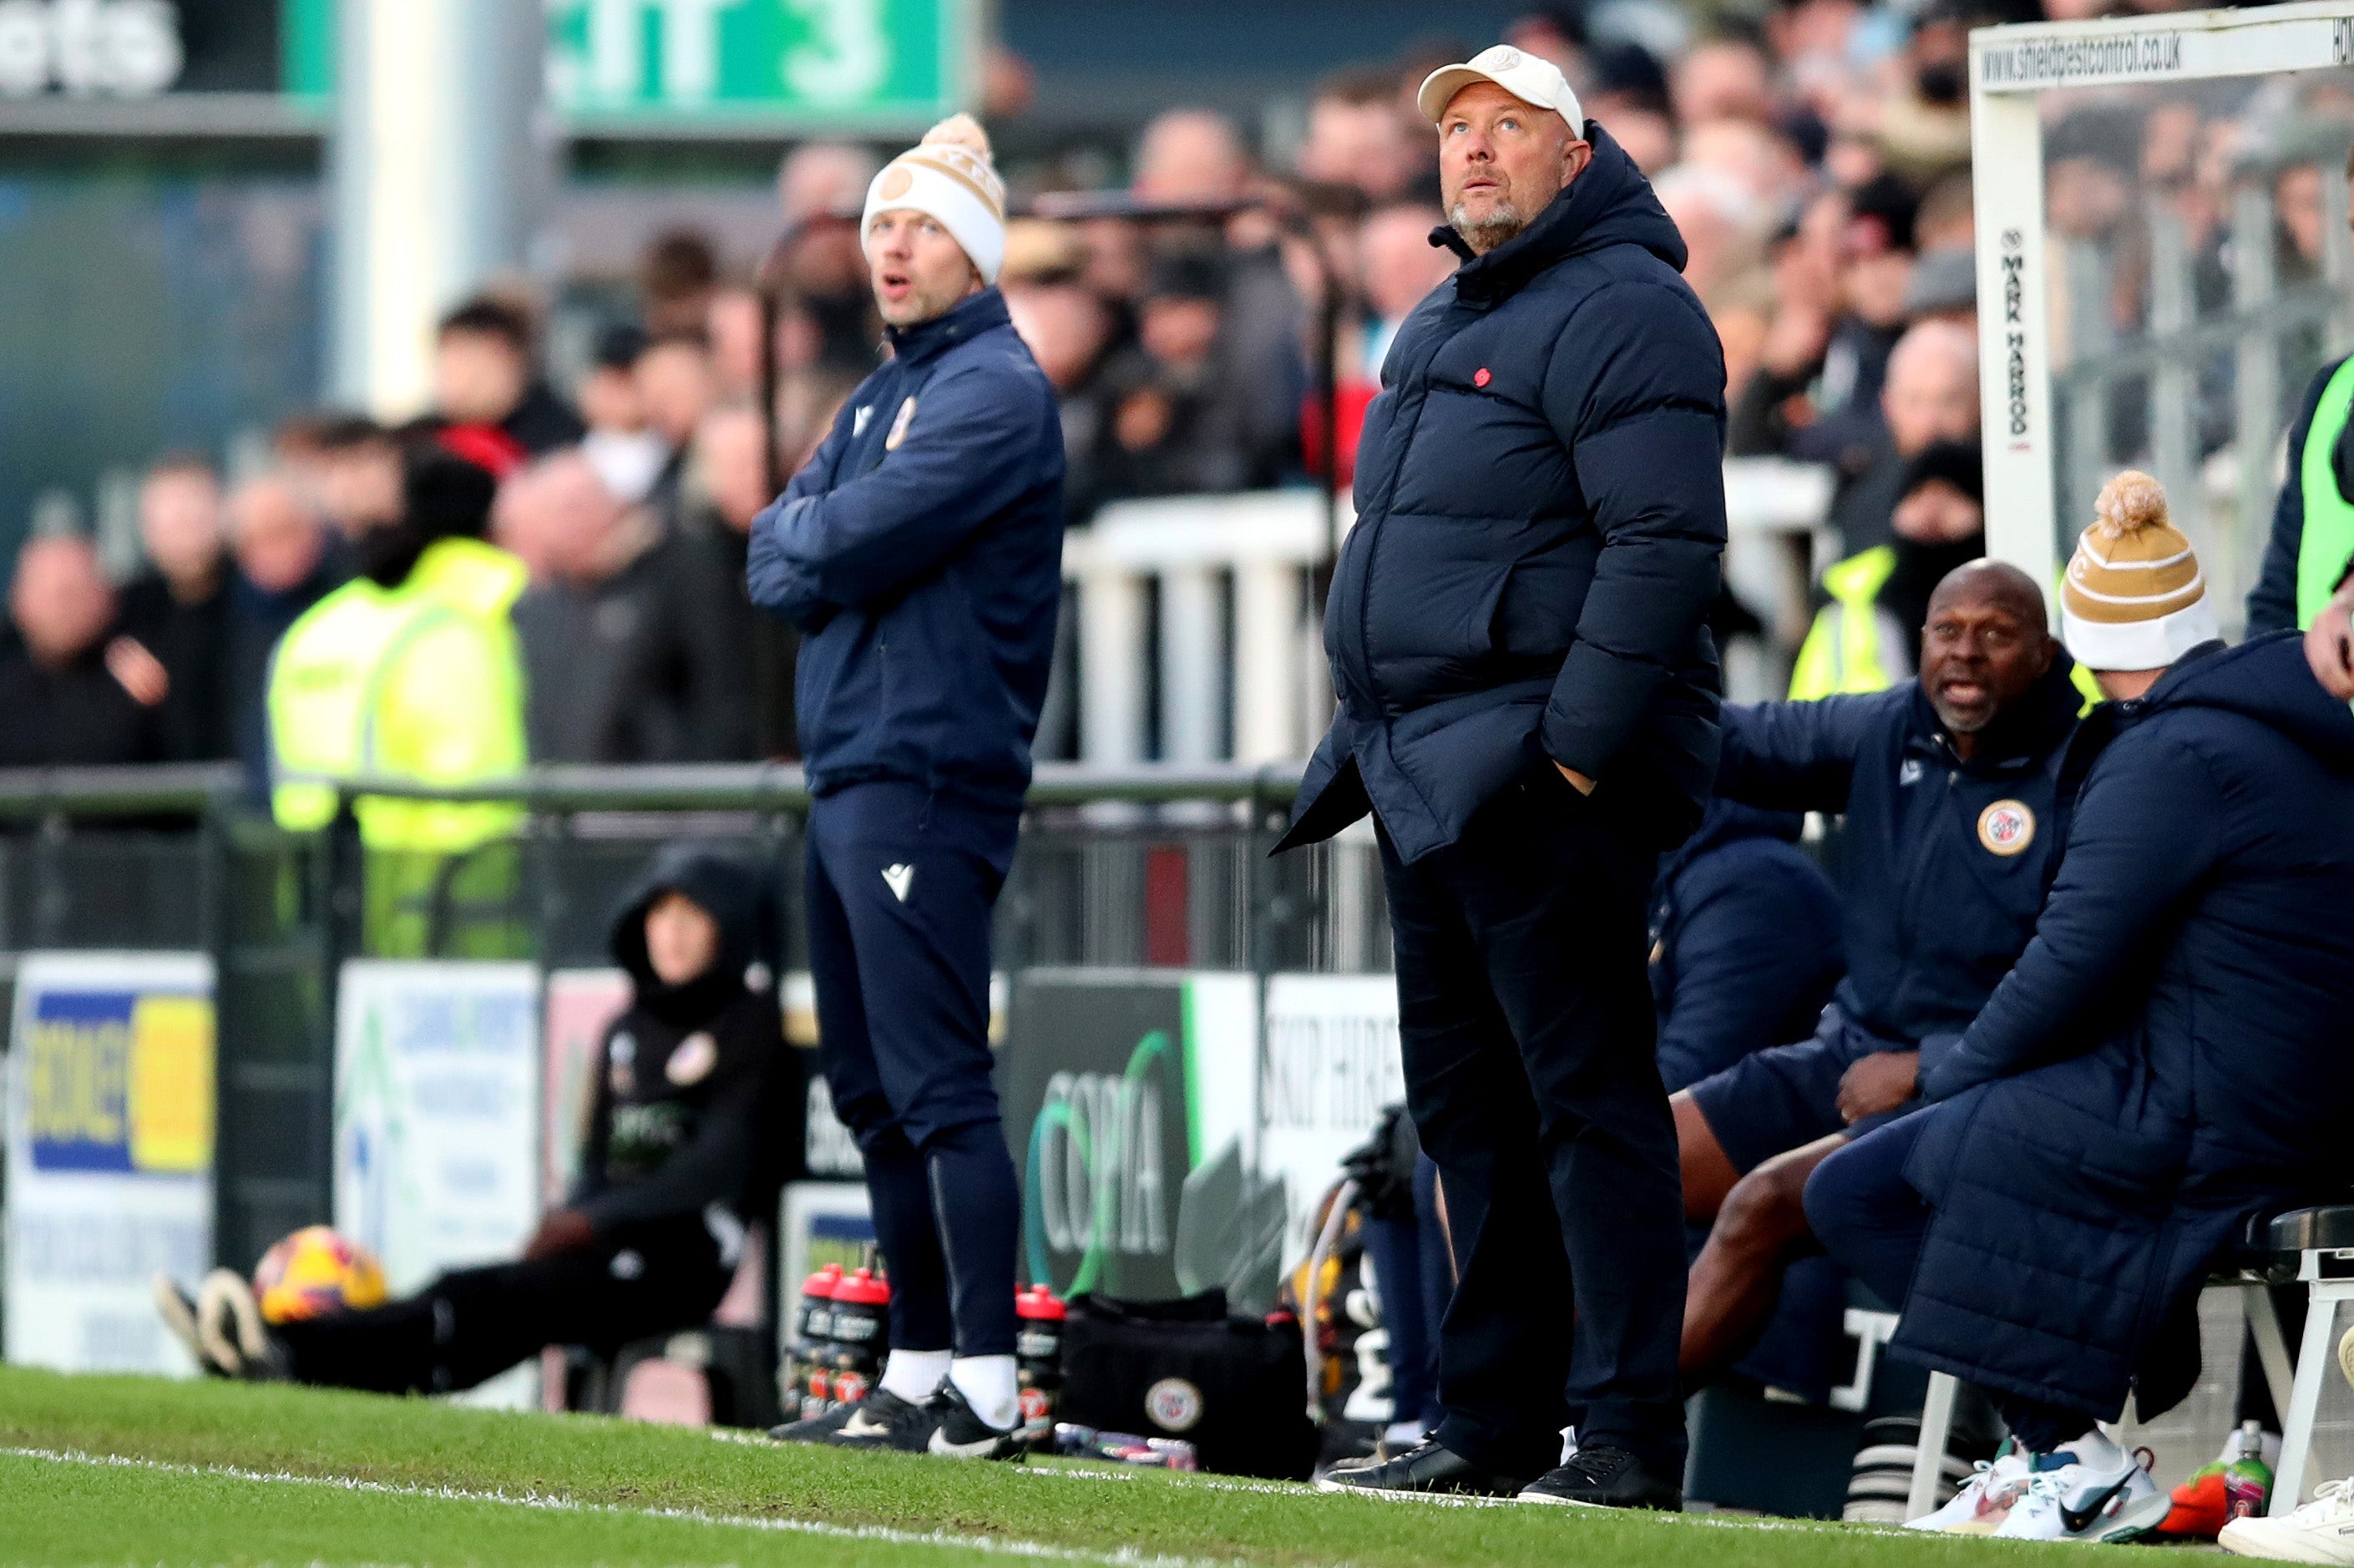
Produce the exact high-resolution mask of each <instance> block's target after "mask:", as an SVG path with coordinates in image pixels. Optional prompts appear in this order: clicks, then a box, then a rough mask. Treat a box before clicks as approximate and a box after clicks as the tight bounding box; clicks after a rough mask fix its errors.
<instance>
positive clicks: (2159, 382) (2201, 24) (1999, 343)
mask: <svg viewBox="0 0 2354 1568" xmlns="http://www.w3.org/2000/svg"><path fill="white" fill-rule="evenodd" d="M2349 66H2354V0H2315V3H2308V4H2300V5H2271V6H2263V7H2258V8H2252V9H2247V10H2231V11H2197V12H2184V13H2178V14H2174V15H2167V16H2136V17H2119V18H2105V19H2101V20H2095V21H2084V22H2045V23H2030V24H2022V25H2018V26H1998V27H1987V28H1981V29H1978V31H1976V32H1973V33H1972V34H1971V35H1970V152H1971V165H1972V171H1973V185H1974V191H1975V197H1974V199H1975V204H1976V217H1977V248H1978V365H1979V397H1980V399H1981V408H1982V413H1983V420H1984V432H1985V434H1984V441H1985V452H1986V482H1987V495H1986V514H1987V541H1988V552H1989V554H1991V555H1993V556H1997V557H1999V558H2000V559H2003V560H2008V561H2010V562H2013V563H2015V564H2016V565H2018V566H2020V567H2023V568H2025V569H2026V570H2027V571H2028V572H2030V573H2031V575H2033V576H2034V577H2036V578H2037V579H2038V580H2039V581H2049V580H2051V576H2052V572H2053V570H2054V569H2055V567H2057V566H2058V564H2059V563H2060V562H2061V561H2062V560H2063V559H2064V558H2065V556H2066V552H2067V551H2068V550H2069V549H2070V548H2072V547H2073V540H2074V535H2075V533H2076V532H2077V530H2078V529H2079V528H2080V527H2081V526H2082V525H2083V524H2084V522H2086V521H2089V517H2090V510H2089V503H2090V500H2091V497H2090V495H2089V494H2088V493H2087V494H2079V493H2077V492H2081V491H2083V490H2084V487H2085V484H2086V483H2087V482H2090V478H2091V476H2093V475H2094V474H2096V473H2097V472H2098V471H2099V470H2100V469H2102V468H2104V467H2105V468H2109V469H2114V468H2115V467H2118V466H2123V460H2125V459H2129V458H2132V457H2134V456H2136V455H2137V449H2136V448H2135V447H2134V446H2132V445H2131V444H2127V445H2126V446H2125V447H2124V448H2123V449H2122V450H2112V449H2111V447H2110V445H2109V444H2108V443H2107V441H2106V440H2105V439H2104V440H2102V441H2101V442H2098V443H2095V442H2094V441H2091V440H2087V439H2084V438H2082V437H2080V438H2079V439H2078V440H2077V441H2076V442H2075V443H2074V444H2075V446H2076V448H2077V450H2075V452H2073V454H2071V453H2070V452H2068V451H2065V450H2063V447H2064V446H2065V445H2067V443H2064V442H2062V440H2060V433H2061V426H2062V423H2063V422H2064V421H2063V420H2062V418H2060V417H2059V416H2060V415H2062V413H2064V412H2072V411H2076V410H2073V409H2062V408H2060V407H2058V405H2059V404H2061V403H2062V400H2063V399H2065V398H2066V397H2069V396H2070V394H2069V392H2068V390H2067V388H2066V387H2056V386H2055V383H2054V376H2053V366H2054V358H2055V353H2060V354H2062V355H2063V356H2064V355H2065V353H2066V351H2067V350H2069V349H2070V348H2071V347H2072V346H2073V347H2074V348H2076V349H2077V351H2078V353H2079V355H2080V356H2081V355H2082V354H2083V352H2084V349H2083V344H2082V342H2081V341H2078V342H2076V343H2074V344H2055V333H2054V323H2053V321H2052V313H2053V311H2052V303H2053V301H2054V300H2055V298H2066V297H2068V294H2069V288H2068V285H2069V284H2070V282H2071V281H2072V280H2069V279H2065V278H2062V279H2055V278H2054V277H2053V276H2052V270H2053V267H2054V265H2055V255H2057V256H2058V257H2059V258H2061V262H2060V264H2062V265H2065V264H2066V257H2067V255H2068V250H2069V248H2068V246H2067V245H2066V243H2065V241H2064V237H2062V244H2060V245H2058V246H2056V247H2055V246H2054V244H2052V238H2053V237H2052V236H2051V235H2050V234H2048V233H2047V228H2046V217H2047V208H2046V196H2047V193H2046V174H2047V170H2046V164H2045V144H2044V143H2045V135H2046V132H2047V130H2048V129H2049V125H2048V123H2047V122H2050V121H2051V120H2052V117H2053V116H2052V112H2050V111H2052V110H2053V109H2054V108H2056V104H2055V103H2054V99H2055V97H2056V98H2058V99H2059V100H2060V101H2086V100H2091V101H2099V100H2100V99H2101V98H2103V97H2104V96H2108V97H2110V98H2112V99H2115V98H2124V97H2127V96H2129V95H2127V94H2121V93H2111V94H2107V95H2104V94H2102V93H2100V92H2098V91H2086V90H2104V89H2111V90H2115V89H2126V90H2131V89H2141V90H2158V91H2147V92H2144V93H2142V94H2139V95H2131V96H2139V97H2140V98H2142V99H2143V101H2155V100H2157V99H2158V97H2159V96H2160V95H2161V94H2162V91H2163V90H2166V89H2168V88H2174V89H2177V90H2181V91H2183V92H2186V93H2188V92H2195V91H2196V90H2198V84H2214V83H2218V82H2221V81H2222V80H2223V79H2232V78H2243V79H2244V78H2252V77H2284V78H2293V77H2294V76H2295V74H2296V73H2302V72H2327V71H2338V72H2344V71H2346V70H2347V69H2348V68H2349ZM2338 156H2339V159H2340V163H2339V164H2338V167H2337V168H2336V169H2334V170H2331V171H2330V172H2329V173H2330V178H2329V185H2328V191H2329V195H2330V199H2329V201H2328V207H2329V211H2328V213H2327V225H2326V228H2324V231H2323V238H2324V240H2325V242H2326V246H2327V257H2326V259H2325V260H2326V264H2325V265H2323V266H2321V268H2320V274H2321V279H2322V280H2325V281H2327V285H2328V287H2329V289H2330V290H2331V291H2334V293H2335V295H2336V297H2337V298H2338V300H2340V301H2343V300H2344V299H2345V297H2346V293H2347V288H2348V284H2349V278H2348V276H2347V267H2346V265H2345V259H2346V257H2347V254H2348V251H2347V242H2346V239H2345V228H2346V214H2345V197H2344V192H2345V189H2346V185H2345V182H2344V176H2343V173H2342V154H2338ZM2154 227H2155V228H2158V230H2161V231H2162V230H2164V228H2165V225H2164V223H2163V222H2162V221H2161V222H2160V223H2158V225H2156V226H2154ZM2258 229H2262V230H2263V231H2264V232H2263V233H2262V235H2261V237H2260V238H2262V242H2263V243H2262V249H2263V254H2262V255H2261V256H2256V255H2253V252H2255V251H2256V250H2257V249H2259V247H2258V246H2257V245H2256V244H2255V243H2253V238H2259V237H2258V236H2257V234H2256V231H2257V230H2258ZM2166 238H2167V235H2166V234H2165V233H2164V232H2159V233H2158V240H2157V242H2156V243H2155V245H2154V249H2158V250H2160V251H2162V250H2163V247H2164V242H2165V240H2166ZM2235 238H2247V239H2248V240H2249V241H2250V242H2243V243H2240V244H2238V245H2236V247H2234V248H2233V249H2232V251H2231V253H2230V254H2231V257H2232V260H2231V265H2232V268H2233V269H2234V272H2233V276H2232V297H2231V302H2230V305H2229V308H2228V309H2223V308H2219V307H2214V306H2212V305H2210V306H2203V307H2202V306H2201V305H2200V303H2199V302H2198V301H2197V300H2196V299H2194V298H2190V297H2187V296H2186V295H2185V294H2184V292H2183V291H2182V290H2180V289H2179V288H2178V289H2176V290H2175V291H2173V293H2172V296H2171V298H2169V294H2168V288H2167V285H2166V283H2165V281H2164V279H2163V277H2162V275H2160V274H2161V273H2162V268H2158V269H2154V270H2153V277H2154V279H2155V281H2154V282H2153V284H2152V294H2153V298H2152V300H2151V302H2150V308H2149V310H2148V312H2147V314H2146V316H2145V320H2144V326H2143V335H2144V336H2145V337H2148V338H2158V337H2160V336H2163V335H2165V334H2168V332H2170V331H2173V330H2176V329H2179V330H2180V332H2181V334H2182V335H2181V337H2180V338H2179V340H2174V339H2169V343H2172V344H2175V346H2171V347H2160V348H2159V349H2158V350H2157V351H2155V352H2153V351H2152V350H2151V349H2150V348H2149V347H2148V345H2147V344H2137V342H2136V341H2135V340H2133V339H2131V338H2130V337H2128V338H2127V339H2126V340H2125V341H2122V342H2120V343H2118V344H2115V345H2113V346H2112V347H2109V348H2106V349H2105V352H2111V353H2114V354H2116V355H2122V356H2124V357H2126V358H2131V357H2132V356H2134V355H2137V354H2138V355H2142V357H2143V360H2144V361H2145V362H2146V364H2145V369H2146V375H2147V379H2148V380H2149V381H2150V382H2151V384H2152V385H2153V386H2154V387H2155V388H2156V390H2155V391H2154V392H2153V393H2152V395H2151V397H2150V398H2149V415H2148V418H2149V422H2150V425H2151V426H2152V427H2153V433H2152V434H2150V435H2149V436H2148V438H2147V444H2146V446H2144V447H2143V448H2141V449H2139V450H2142V451H2154V452H2155V453H2156V454H2157V458H2158V461H2156V462H2155V463H2154V464H2153V465H2152V466H2155V467H2156V468H2157V470H2158V477H2159V478H2160V479H2162V480H2165V481H2167V482H2168V491H2169V493H2170V494H2173V495H2174V496H2175V498H2176V502H2177V505H2176V511H2177V514H2178V519H2180V518H2182V517H2183V515H2184V514H2186V513H2187V514H2190V518H2191V519H2192V520H2193V523H2194V526H2193V528H2192V536H2193V538H2194V539H2199V540H2200V543H2201V545H2202V553H2203V549H2204V546H2206V545H2207V544H2208V543H2209V540H2210V539H2211V538H2212V537H2213V535H2210V536H2209V539H2200V530H2199V528H2198V527H2197V526H2196V525H2195V524H2196V521H2197V520H2198V519H2199V518H2200V517H2201V516H2202V515H2203V508H2205V507H2206V506H2207V504H2208V501H2209V494H2210V493H2214V494H2220V495H2221V496H2223V497H2224V500H2223V502H2222V503H2220V504H2219V505H2218V506H2217V511H2218V512H2219V513H2220V514H2221V520H2222V522H2223V523H2224V524H2226V525H2228V526H2229V527H2230V528H2231V529H2232V534H2233V537H2232V539H2231V541H2230V543H2231V550H2230V553H2231V554H2232V555H2233V556H2236V557H2238V558H2239V560H2240V562H2241V563H2243V567H2242V569H2241V570H2239V571H2236V572H2235V571H2231V570H2228V569H2227V571H2226V573H2225V575H2224V577H2223V580H2222V581H2221V583H2219V584H2217V585H2216V586H2217V588H2219V589H2221V592H2222V593H2223V594H2226V595H2228V594H2231V593H2232V592H2233V591H2234V590H2238V589H2242V588H2244V583H2243V581H2240V580H2234V579H2235V578H2243V577H2244V576H2245V570H2244V563H2245V562H2246V561H2247V560H2248V559H2249V558H2250V557H2251V556H2252V555H2253V551H2254V550H2255V549H2256V548H2257V547H2258V546H2259V544H2260V537H2261V534H2262V532H2263V530H2264V527H2266V526H2267V525H2268V524H2269V521H2270V514H2271V506H2270V500H2269V496H2270V492H2271V489H2272V487H2273V484H2274V474H2275V472H2276V461H2275V454H2276V450H2277V446H2278V442H2279V440H2280V437H2281V434H2282V432H2283V430H2284V429H2285V426H2286V424H2287V423H2288V421H2289V419H2290V418H2294V416H2295V406H2294V402H2293V400H2291V401H2289V402H2288V406H2287V408H2286V411H2285V413H2284V412H2281V411H2280V410H2281V407H2282V403H2283V401H2284V399H2283V398H2282V397H2279V396H2277V395H2276V390H2277V388H2276V385H2275V384H2279V385H2283V386H2285V385H2293V384H2295V381H2296V374H2297V373H2298V371H2299V370H2300V369H2302V367H2301V366H2294V365H2288V364H2285V363H2283V359H2282V356H2281V355H2279V354H2278V353H2277V352H2276V350H2275V347H2274V340H2273V339H2271V338H2270V337H2267V336H2266V335H2265V332H2264V330H2260V329H2259V327H2258V326H2257V324H2256V323H2259V322H2263V323H2267V327H2269V324H2270V323H2274V322H2276V321H2278V320H2280V319H2283V318H2284V316H2285V314H2288V313H2294V312H2295V311H2297V310H2301V311H2303V312H2304V313H2305V314H2306V316H2309V317H2312V318H2314V319H2313V322H2312V325H2313V329H2314V333H2315V335H2316V341H2317V343H2318V342H2319V341H2320V334H2323V333H2324V332H2325V331H2326V333H2327V345H2328V346H2329V347H2330V348H2332V349H2342V347H2343V345H2344V343H2345V341H2346V332H2345V316H2344V313H2343V307H2342V305H2340V306H2339V307H2338V314H2337V315H2336V316H2335V317H2333V318H2331V319H2328V320H2327V321H2325V320H2323V319H2322V318H2321V313H2323V312H2324V311H2326V310H2327V306H2326V305H2324V304H2320V303H2317V302H2315V301H2314V300H2313V299H2311V298H2310V297H2308V298H2307V299H2306V301H2304V302H2296V301H2291V300H2288V299H2286V298H2285V296H2281V295H2279V294H2277V293H2276V291H2275V290H2274V276H2275V275H2274V273H2273V272H2272V271H2270V270H2268V269H2270V268H2271V267H2272V264H2273V259H2272V253H2271V249H2270V247H2271V245H2272V238H2271V229H2270V225H2269V224H2268V223H2260V224H2253V225H2250V226H2247V228H2246V229H2245V234H2244V236H2242V235H2238V234H2235ZM2161 260H2162V257H2161ZM2185 272H2186V274H2187V272H2188V268H2187V267H2186V268H2185ZM2317 292H2318V289H2314V290H2311V291H2308V294H2309V295H2310V294H2314V293H2317ZM2169 311H2170V312H2171V313H2172V315H2173V320H2172V322H2171V323H2169V322H2168V321H2167V320H2166V319H2165V318H2166V317H2167V316H2168V313H2169ZM2080 314H2087V313H2080ZM2200 317H2203V318H2205V319H2203V320H2196V319H2194V318H2200ZM2086 324H2088V323H2078V326H2077V329H2076V330H2077V331H2078V332H2079V333H2082V332H2083V331H2084V326H2085V325H2086ZM2201 334H2203V336H2202V335H2201ZM2202 354H2203V355H2206V361H2205V363H2214V364H2221V365H2222V366H2225V375H2224V377H2223V379H2225V380H2227V381H2228V380H2231V379H2232V377H2231V376H2230V375H2229V366H2230V364H2231V362H2232V360H2233V358H2234V355H2236V356H2237V366H2238V371H2237V376H2236V384H2237V385H2236V387H2235V388H2233V387H2226V389H2225V390H2224V392H2223V393H2222V394H2221V397H2210V398H2209V399H2208V400H2209V401H2211V402H2213V401H2222V402H2226V403H2229V402H2232V401H2236V405H2237V423H2236V429H2235V430H2234V431H2233V432H2232V434H2230V435H2228V436H2226V437H2223V438H2221V439H2220V440H2218V439H2217V438H2214V437H2212V436H2211V437H2210V438H2209V439H2208V440H2206V441H2205V442H2203V443H2202V442H2201V440H2200V439H2199V435H2198V432H2197V430H2196V429H2195V428H2194V427H2195V422H2196V420H2197V418H2199V405H2200V397H2201V393H2202V386H2201V381H2200V366H2201V364H2202V361H2201V360H2200V357H2199V356H2200V355H2202ZM2168 355H2172V357H2171V358H2168ZM2305 373H2306V374H2309V371H2306V372H2305ZM2169 378H2170V379H2169ZM2081 379H2082V378H2081V377H2079V380H2081ZM2289 397H2290V398H2291V399H2293V397H2294V394H2293V393H2292V394H2290V395H2289ZM2227 412H2228V410H2227ZM2104 419H2105V413H2104ZM2169 420H2171V421H2173V422H2174V423H2175V425H2176V426H2177V428H2178V431H2187V432H2188V437H2187V440H2178V441H2176V442H2175V443H2173V444H2172V446H2171V447H2169V443H2168V440H2167V435H2168V430H2167V425H2168V421H2169ZM2076 423H2077V426H2078V427H2079V428H2080V429H2081V428H2082V427H2083V425H2084V420H2082V419H2079V420H2077V421H2076ZM2267 427H2269V428H2267ZM2219 447H2220V448H2221V449H2222V450H2224V451H2225V455H2226V457H2227V459H2228V460H2229V461H2228V464H2227V467H2226V468H2225V469H2223V470H2220V471H2219V470H2217V469H2216V468H2215V467H2214V465H2213V464H2212V462H2211V459H2212V458H2213V456H2214V454H2215V452H2216V451H2217V450H2218V449H2219ZM2169 450H2173V451H2175V452H2177V453H2178V454H2179V453H2180V452H2184V451H2187V452H2188V454H2189V455H2188V456H2187V457H2183V456H2179V455H2178V456H2177V457H2176V458H2175V459H2174V460H2173V461H2172V462H2171V463H2170V464H2169V462H2168V452H2169ZM2169 466H2171V467H2173V468H2174V469H2175V471H2173V472H2168V467H2169ZM2079 512H2082V513H2083V514H2084V515H2083V516H2081V517H2079V516H2078V515H2077V514H2078V513H2079ZM2063 513H2064V515H2063ZM2221 608H2224V607H2222V606H2219V609H2221ZM2232 608H2233V609H2236V607H2235V606H2233V607H2232ZM2229 619H2230V617H2229V616H2227V620H2229Z"/></svg>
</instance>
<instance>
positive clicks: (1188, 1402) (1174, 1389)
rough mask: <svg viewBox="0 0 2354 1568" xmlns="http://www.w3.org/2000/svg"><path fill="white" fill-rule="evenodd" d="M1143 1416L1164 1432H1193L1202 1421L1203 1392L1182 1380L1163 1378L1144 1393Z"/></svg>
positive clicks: (1180, 1378)
mask: <svg viewBox="0 0 2354 1568" xmlns="http://www.w3.org/2000/svg"><path fill="white" fill-rule="evenodd" d="M1144 1414H1147V1415H1149V1416H1150V1417H1151V1418H1152V1424H1153V1425H1155V1426H1158V1427H1160V1428H1161V1430H1162V1431H1164V1432H1185V1431H1190V1430H1191V1429H1192V1428H1193V1424H1194V1423H1195V1422H1197V1421H1199V1420H1201V1419H1202V1391H1201V1390H1200V1389H1198V1388H1196V1387H1194V1386H1193V1384H1192V1383H1188V1382H1186V1381H1185V1380H1184V1379H1183V1378H1182V1377H1164V1378H1162V1379H1161V1381H1160V1382H1159V1383H1154V1384H1153V1385H1152V1386H1151V1387H1150V1388H1148V1389H1146V1390H1145V1391H1144Z"/></svg>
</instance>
